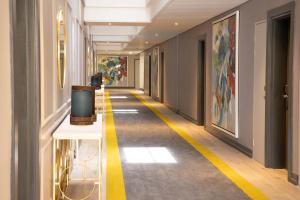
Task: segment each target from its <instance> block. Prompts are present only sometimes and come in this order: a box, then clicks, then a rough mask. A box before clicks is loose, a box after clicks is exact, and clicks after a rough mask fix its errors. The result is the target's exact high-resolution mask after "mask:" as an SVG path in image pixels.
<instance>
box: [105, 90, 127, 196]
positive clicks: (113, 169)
mask: <svg viewBox="0 0 300 200" xmlns="http://www.w3.org/2000/svg"><path fill="white" fill-rule="evenodd" d="M105 107H106V115H105V119H106V120H105V128H106V199H107V200H126V193H125V186H124V178H123V171H122V164H121V157H120V151H119V146H118V138H117V133H116V129H115V123H114V115H113V112H112V105H111V102H110V98H109V92H106V93H105Z"/></svg>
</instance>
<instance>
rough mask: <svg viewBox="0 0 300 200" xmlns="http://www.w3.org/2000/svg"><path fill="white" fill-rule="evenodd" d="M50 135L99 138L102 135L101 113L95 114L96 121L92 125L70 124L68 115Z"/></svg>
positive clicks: (69, 138)
mask: <svg viewBox="0 0 300 200" xmlns="http://www.w3.org/2000/svg"><path fill="white" fill-rule="evenodd" d="M52 137H53V138H54V139H60V140H63V139H66V140H76V139H79V140H83V139H84V140H99V139H101V137H102V114H97V121H96V122H94V124H93V125H85V126H82V125H71V124H70V115H68V116H67V117H66V118H65V119H64V121H63V122H62V124H61V125H60V126H59V127H58V128H57V129H56V131H55V132H54V133H53V135H52Z"/></svg>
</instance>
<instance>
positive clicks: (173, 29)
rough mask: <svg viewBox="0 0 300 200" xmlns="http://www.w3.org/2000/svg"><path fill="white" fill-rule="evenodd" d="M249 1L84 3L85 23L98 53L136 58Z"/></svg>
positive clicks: (105, 0)
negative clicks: (136, 55)
mask: <svg viewBox="0 0 300 200" xmlns="http://www.w3.org/2000/svg"><path fill="white" fill-rule="evenodd" d="M246 1H247V0H85V3H86V7H85V22H86V24H87V25H89V26H90V28H91V29H90V30H91V34H92V35H93V40H94V41H95V42H96V46H97V50H98V52H99V53H105V54H108V53H109V54H129V53H130V54H134V53H139V52H140V51H143V50H145V49H147V48H149V47H151V46H153V45H155V44H158V43H161V42H163V41H165V40H167V39H170V38H171V37H174V36H175V35H177V34H179V33H181V32H184V31H186V30H188V29H190V28H192V27H194V26H196V25H198V24H201V23H203V22H205V21H207V20H208V19H210V18H212V17H214V16H216V15H218V14H221V13H223V12H225V11H227V10H229V9H231V8H234V7H235V6H238V5H240V4H242V3H244V2H246ZM99 13H100V14H99ZM175 23H176V25H175Z"/></svg>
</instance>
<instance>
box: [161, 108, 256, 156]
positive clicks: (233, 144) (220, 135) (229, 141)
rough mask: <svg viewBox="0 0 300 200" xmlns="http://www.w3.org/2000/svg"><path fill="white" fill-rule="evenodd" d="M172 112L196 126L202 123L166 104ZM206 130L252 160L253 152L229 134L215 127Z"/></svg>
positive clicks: (205, 127)
mask: <svg viewBox="0 0 300 200" xmlns="http://www.w3.org/2000/svg"><path fill="white" fill-rule="evenodd" d="M164 104H165V105H166V106H167V107H168V108H169V109H170V110H171V111H173V112H174V113H176V114H179V115H180V116H182V117H183V118H185V119H186V120H188V121H190V122H192V123H194V124H196V125H200V123H199V122H198V121H197V120H195V119H193V118H192V117H190V116H188V115H187V114H185V113H183V112H181V111H180V110H179V109H176V108H174V107H173V106H171V105H169V104H167V103H164ZM204 129H205V130H206V131H207V132H208V133H210V134H211V135H213V136H215V137H216V138H218V139H219V140H221V141H223V142H224V143H226V144H228V145H229V146H231V147H233V148H235V149H237V150H239V151H240V152H242V153H243V154H245V155H246V156H248V157H250V158H252V150H251V149H249V148H247V147H245V146H244V145H241V144H240V143H238V141H236V139H235V138H231V137H229V136H228V135H227V134H225V133H223V132H222V131H221V130H219V129H216V128H214V127H211V126H204Z"/></svg>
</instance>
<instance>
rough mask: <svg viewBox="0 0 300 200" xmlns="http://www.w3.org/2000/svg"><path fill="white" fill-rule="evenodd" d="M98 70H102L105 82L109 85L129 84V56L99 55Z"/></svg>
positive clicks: (123, 85) (120, 85)
mask: <svg viewBox="0 0 300 200" xmlns="http://www.w3.org/2000/svg"><path fill="white" fill-rule="evenodd" d="M97 60H98V61H99V62H98V68H99V69H98V70H99V71H100V72H102V74H103V78H104V84H105V85H106V86H109V87H127V86H128V62H127V61H128V57H127V56H105V55H99V56H98V59H97Z"/></svg>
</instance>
